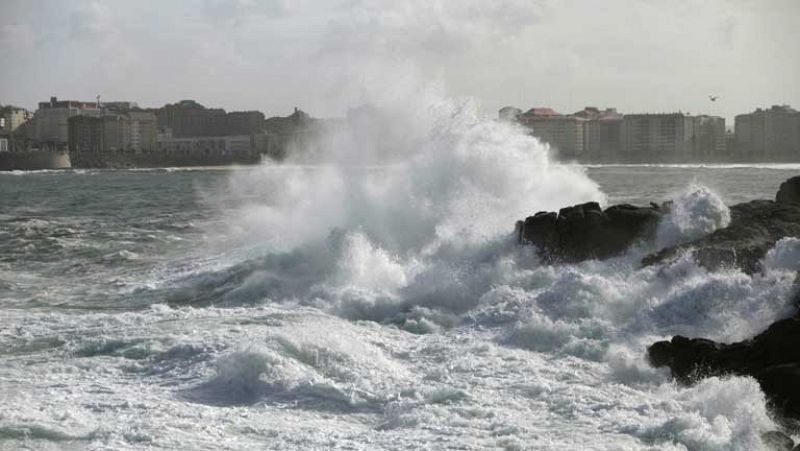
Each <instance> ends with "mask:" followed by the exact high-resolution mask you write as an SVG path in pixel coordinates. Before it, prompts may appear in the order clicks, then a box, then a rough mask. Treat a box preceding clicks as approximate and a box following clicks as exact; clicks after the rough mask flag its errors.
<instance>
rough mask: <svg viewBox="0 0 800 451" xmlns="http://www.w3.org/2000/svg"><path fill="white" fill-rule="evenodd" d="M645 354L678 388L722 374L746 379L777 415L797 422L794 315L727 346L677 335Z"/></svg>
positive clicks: (799, 355)
mask: <svg viewBox="0 0 800 451" xmlns="http://www.w3.org/2000/svg"><path fill="white" fill-rule="evenodd" d="M647 355H648V358H649V360H650V363H651V364H652V365H653V366H656V367H663V366H666V367H669V368H670V370H671V372H672V375H673V376H674V377H675V378H676V379H677V380H678V381H680V382H682V383H692V382H695V381H697V380H699V379H702V378H704V377H709V376H723V375H727V374H736V375H743V376H752V377H754V378H755V379H756V380H757V381H758V382H759V384H760V385H761V388H762V390H763V391H764V393H765V394H766V395H767V397H768V398H769V399H770V401H771V403H772V405H773V406H774V407H775V408H776V409H777V410H778V411H779V412H781V413H783V414H784V415H787V416H790V417H794V418H800V316H795V317H792V318H788V319H784V320H781V321H778V322H776V323H774V324H772V325H771V326H770V327H769V328H768V329H767V330H766V331H764V332H762V333H760V334H758V335H756V336H755V337H754V338H752V339H749V340H745V341H741V342H738V343H732V344H723V343H716V342H714V341H711V340H706V339H703V338H691V339H690V338H686V337H683V336H680V335H677V336H675V337H673V338H672V340H670V341H660V342H657V343H655V344H653V345H651V346H650V347H649V348H648V349H647Z"/></svg>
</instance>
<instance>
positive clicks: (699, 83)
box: [0, 0, 800, 123]
mask: <svg viewBox="0 0 800 451" xmlns="http://www.w3.org/2000/svg"><path fill="white" fill-rule="evenodd" d="M425 3H426V4H425V5H417V7H407V6H403V5H395V4H392V3H390V2H378V3H365V2H359V1H355V2H347V3H335V4H320V3H319V2H315V1H312V0H306V1H300V2H285V1H277V0H275V1H270V2H253V1H247V0H226V1H211V0H209V1H203V2H187V1H182V2H168V3H159V4H158V5H157V6H158V8H151V7H150V6H156V5H154V4H149V3H148V2H136V3H133V2H95V1H88V0H81V1H76V2H69V3H65V2H53V1H45V0H35V1H16V0H12V1H11V2H5V3H4V5H2V6H0V11H2V12H3V14H0V16H1V17H0V57H2V58H3V61H4V62H5V65H6V67H8V68H10V71H9V73H12V74H14V80H18V82H16V83H14V82H12V83H4V84H3V85H1V86H0V103H3V104H15V105H19V106H21V107H25V108H28V109H33V108H34V107H35V105H36V104H37V103H38V102H39V101H41V100H42V95H43V94H44V96H45V98H46V97H47V96H50V95H54V96H58V97H59V98H69V99H73V98H74V99H80V100H83V99H94V97H95V96H96V95H97V94H101V95H102V96H103V98H104V99H109V100H112V99H113V100H127V99H131V100H133V99H137V100H138V102H139V104H140V105H142V106H147V107H157V106H161V105H163V103H164V102H162V101H160V99H168V101H176V100H178V99H184V98H191V99H195V100H197V101H198V102H200V103H203V104H208V105H219V106H222V107H224V108H225V109H227V110H258V111H264V112H265V113H266V114H267V115H280V114H284V113H285V112H286V111H290V110H291V108H293V107H294V106H301V107H303V108H304V109H306V110H308V111H313V112H315V113H316V114H317V115H318V116H322V117H331V116H341V115H342V114H343V113H344V112H345V111H346V109H347V107H349V106H355V105H357V104H360V103H368V102H370V101H376V100H380V95H381V93H382V92H384V91H387V90H389V91H390V90H393V89H397V88H396V86H397V85H402V84H404V83H408V79H410V78H411V79H414V80H416V81H415V83H436V84H441V85H444V86H446V90H447V92H448V93H449V94H450V95H452V96H455V97H471V98H475V99H476V100H477V101H478V102H479V103H480V104H481V109H482V112H483V113H484V114H486V115H487V116H494V113H495V112H496V111H497V109H499V108H500V107H503V106H506V105H514V106H519V107H524V106H525V105H531V106H550V107H552V108H554V109H556V110H558V111H560V112H564V113H570V112H573V111H578V110H580V109H582V108H583V107H584V106H587V105H592V106H597V107H601V108H603V107H606V106H609V107H616V108H617V109H618V110H621V111H628V112H645V111H653V112H677V111H683V112H691V113H695V114H701V113H702V114H711V115H719V116H722V117H724V118H725V119H726V120H727V121H728V123H732V121H733V118H734V116H735V115H736V114H739V113H742V112H747V111H753V110H755V109H756V108H759V107H762V108H763V107H769V106H771V105H774V104H790V105H795V106H796V105H800V84H798V83H797V80H798V79H800V56H798V54H797V52H796V42H800V31H798V30H800V3H798V2H795V1H792V0H773V1H770V2H768V6H769V7H765V4H764V2H755V1H751V0H732V1H724V0H712V1H709V2H703V3H695V2H688V1H680V2H669V3H668V4H663V3H661V2H658V3H657V2H651V1H641V2H626V1H621V0H616V1H614V0H612V1H608V2H603V5H602V6H603V9H602V11H601V10H599V7H598V4H597V3H593V2H588V1H573V2H552V1H534V2H529V1H512V0H507V1H501V2H491V3H487V2H478V1H472V2H461V3H459V4H458V5H456V4H453V3H450V2H434V3H432V4H428V3H427V2H425ZM656 3H657V4H656ZM148 5H149V6H148ZM709 96H719V97H718V98H717V99H716V101H711V99H710V98H709Z"/></svg>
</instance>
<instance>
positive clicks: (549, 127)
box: [517, 108, 586, 158]
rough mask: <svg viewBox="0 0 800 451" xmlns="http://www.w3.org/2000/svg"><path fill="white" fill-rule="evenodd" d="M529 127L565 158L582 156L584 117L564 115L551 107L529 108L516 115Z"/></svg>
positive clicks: (536, 135) (532, 132)
mask: <svg viewBox="0 0 800 451" xmlns="http://www.w3.org/2000/svg"><path fill="white" fill-rule="evenodd" d="M517 120H518V121H519V122H520V123H521V124H523V125H525V126H527V127H528V128H530V129H531V134H532V135H533V136H535V137H537V138H539V140H541V141H542V142H545V143H547V144H549V145H550V146H552V147H553V148H555V149H556V150H557V151H558V153H559V155H561V156H562V157H565V158H577V157H580V156H582V154H583V149H584V141H583V136H584V131H583V130H584V129H583V124H584V122H586V119H583V118H580V117H576V116H565V115H563V114H561V113H558V112H556V111H554V110H552V109H551V108H531V109H530V110H528V111H526V112H524V113H522V114H520V115H519V116H517Z"/></svg>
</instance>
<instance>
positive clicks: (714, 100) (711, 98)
mask: <svg viewBox="0 0 800 451" xmlns="http://www.w3.org/2000/svg"><path fill="white" fill-rule="evenodd" d="M717 99H719V96H708V100H710V101H712V102H716V101H717Z"/></svg>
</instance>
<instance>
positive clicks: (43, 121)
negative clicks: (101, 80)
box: [28, 97, 102, 150]
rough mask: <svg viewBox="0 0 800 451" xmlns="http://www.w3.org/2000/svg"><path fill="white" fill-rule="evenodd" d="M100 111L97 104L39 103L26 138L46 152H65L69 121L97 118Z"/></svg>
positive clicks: (67, 141) (55, 98)
mask: <svg viewBox="0 0 800 451" xmlns="http://www.w3.org/2000/svg"><path fill="white" fill-rule="evenodd" d="M101 113H102V111H101V108H100V106H99V104H98V103H97V102H79V101H75V100H58V98H57V97H51V98H50V101H49V102H40V103H39V109H37V110H36V113H35V114H34V115H33V119H32V120H31V127H30V130H29V136H28V138H29V139H30V141H31V145H32V146H33V147H36V148H40V149H46V150H66V149H67V147H68V143H69V119H70V118H72V117H75V116H79V115H83V116H92V117H99V116H100V115H101Z"/></svg>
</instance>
